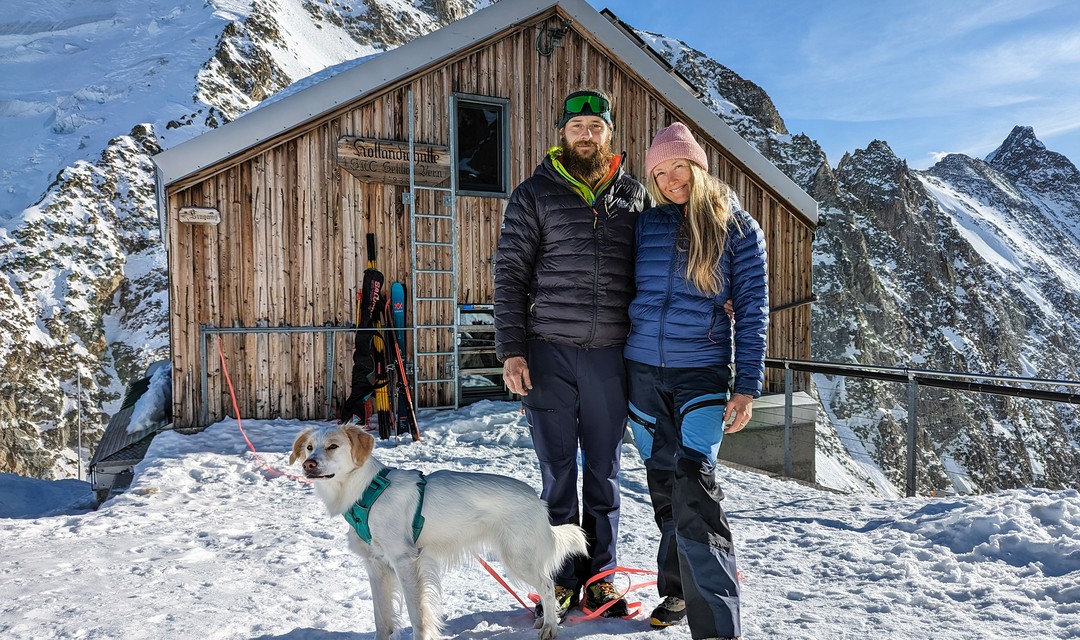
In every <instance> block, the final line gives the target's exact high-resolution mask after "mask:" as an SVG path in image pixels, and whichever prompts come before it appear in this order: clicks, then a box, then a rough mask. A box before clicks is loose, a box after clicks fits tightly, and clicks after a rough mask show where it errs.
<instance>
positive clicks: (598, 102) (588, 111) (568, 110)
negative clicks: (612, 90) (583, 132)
mask: <svg viewBox="0 0 1080 640" xmlns="http://www.w3.org/2000/svg"><path fill="white" fill-rule="evenodd" d="M574 116H597V117H598V118H603V119H604V122H607V123H608V124H611V102H609V101H608V99H607V98H605V97H604V96H602V95H600V94H599V93H596V92H595V91H576V92H574V93H571V94H570V95H568V96H567V97H566V101H565V102H563V116H562V119H561V120H559V127H562V126H563V125H565V124H566V123H567V122H568V121H569V120H570V118H573V117H574Z"/></svg>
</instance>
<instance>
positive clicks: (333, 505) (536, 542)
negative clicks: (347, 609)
mask: <svg viewBox="0 0 1080 640" xmlns="http://www.w3.org/2000/svg"><path fill="white" fill-rule="evenodd" d="M374 448H375V439H374V438H373V437H371V436H370V435H369V434H367V433H365V432H364V431H362V430H361V429H359V428H357V427H355V426H351V425H341V426H327V427H322V428H319V429H309V430H307V431H304V432H303V433H301V434H300V435H299V436H297V438H296V442H294V443H293V450H292V455H291V456H290V457H289V463H290V464H292V463H295V462H296V461H297V460H303V461H304V462H303V469H304V475H305V476H306V477H308V478H310V479H311V480H312V481H313V482H314V487H315V493H316V494H318V496H319V498H321V499H322V501H323V502H324V503H326V506H327V508H328V509H329V510H330V512H331V513H332V514H334V515H345V516H346V520H348V521H349V523H350V525H351V526H352V532H351V533H350V534H349V548H350V549H351V550H352V551H354V552H355V553H357V554H359V555H360V556H362V557H363V558H364V560H365V562H366V564H367V570H368V579H369V580H370V581H371V594H372V599H373V600H374V605H375V638H376V640H388V639H389V638H390V635H391V634H392V633H393V632H394V606H393V594H394V592H395V590H397V588H398V587H399V586H400V589H401V592H402V595H403V596H404V599H405V606H406V608H407V609H408V612H409V620H410V621H411V622H412V627H413V638H414V639H415V640H434V639H435V638H439V637H440V632H441V630H442V624H443V623H442V615H441V609H442V607H441V592H440V581H439V577H440V574H441V573H442V571H443V569H445V568H446V567H447V566H448V565H454V564H459V563H461V562H462V561H465V560H467V559H468V558H469V556H470V554H472V553H477V552H481V551H484V550H488V551H492V552H494V553H495V554H496V555H497V556H498V558H499V560H500V561H501V562H502V564H503V567H505V569H506V571H507V572H508V573H509V575H510V577H512V578H514V579H515V580H517V581H519V582H521V583H523V584H525V585H528V586H530V587H532V588H533V589H535V590H536V592H537V593H538V594H540V601H541V604H542V605H543V616H542V617H541V618H538V619H537V620H536V623H535V625H534V626H535V627H536V628H538V629H540V638H541V640H549V639H550V638H554V637H555V636H556V635H558V632H559V619H558V615H557V607H556V604H555V585H554V582H553V581H552V576H553V575H554V574H555V572H556V571H557V570H558V569H559V567H561V566H562V564H563V562H564V561H565V560H566V559H567V558H568V557H570V556H573V555H583V554H585V553H586V543H585V534H584V532H583V531H582V530H581V528H580V527H578V526H576V525H571V524H566V525H561V526H557V527H552V526H551V525H550V524H548V518H547V507H546V505H544V503H543V501H541V500H540V499H539V498H538V497H537V495H536V492H534V491H533V489H532V488H531V487H529V485H527V484H525V483H524V482H521V481H519V480H515V479H513V478H507V477H503V476H496V475H490V474H485V473H457V472H451V471H436V472H434V473H432V474H431V475H428V476H426V477H425V476H423V475H422V474H421V473H420V472H419V471H415V470H406V469H391V468H389V467H386V466H385V465H383V464H382V463H381V462H379V461H378V460H376V459H375V458H374V457H372V455H371V452H372V450H373V449H374ZM380 473H382V474H383V475H384V476H385V479H386V480H388V481H389V483H388V486H386V487H385V489H384V490H383V491H382V492H381V493H378V494H377V495H376V497H374V498H371V495H372V493H377V491H376V490H375V489H372V490H370V491H369V490H368V489H369V486H371V487H373V486H375V485H377V484H379V483H380V480H378V479H377V478H378V477H379V475H380ZM421 478H424V479H425V480H426V484H424V483H422V481H421ZM373 483H374V484H373ZM371 500H374V502H372V501H371ZM358 503H361V506H360V507H355V506H354V505H357V504H358ZM365 508H366V510H367V513H366V516H367V517H364V515H365V514H364V513H363V512H364V510H365ZM358 516H359V518H358ZM358 520H359V521H360V523H359V524H358ZM365 527H366V528H365ZM363 534H366V536H365V537H367V538H368V539H369V541H367V542H365V541H364V539H363V538H362V537H361V536H362V535H363Z"/></svg>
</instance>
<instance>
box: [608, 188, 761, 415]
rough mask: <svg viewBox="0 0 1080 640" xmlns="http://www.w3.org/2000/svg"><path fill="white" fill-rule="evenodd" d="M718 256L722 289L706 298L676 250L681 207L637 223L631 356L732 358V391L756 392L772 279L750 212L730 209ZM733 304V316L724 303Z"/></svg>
mask: <svg viewBox="0 0 1080 640" xmlns="http://www.w3.org/2000/svg"><path fill="white" fill-rule="evenodd" d="M731 220H732V222H731V223H730V224H729V226H728V235H727V241H726V242H725V245H724V250H723V252H722V254H721V264H720V272H721V274H722V276H723V287H722V290H721V291H720V294H719V295H717V296H706V295H705V294H704V293H702V292H701V291H700V290H699V289H698V288H697V287H695V286H694V285H693V284H692V283H691V282H689V281H687V279H686V252H685V251H679V250H678V248H677V238H678V236H679V230H680V227H681V225H682V222H683V212H682V208H681V207H679V206H677V205H673V204H667V205H663V206H660V207H654V208H652V209H649V210H648V211H645V212H644V213H642V214H641V216H640V217H639V218H638V221H637V228H636V247H637V259H636V265H635V276H634V277H635V281H636V284H637V293H636V295H635V297H634V301H633V302H632V303H631V304H630V322H631V324H632V327H631V330H630V336H629V337H628V338H627V340H626V349H625V351H624V353H625V355H626V358H627V359H628V360H634V361H636V362H641V363H644V364H648V365H652V366H658V367H708V366H713V365H716V366H727V365H729V364H731V363H732V362H734V363H735V385H734V389H733V391H734V392H735V393H745V394H748V395H751V396H753V397H755V398H756V397H758V396H760V395H761V386H762V382H763V380H764V377H765V337H766V333H767V331H768V327H769V283H768V280H769V278H768V268H767V264H766V252H765V235H764V234H763V233H762V232H761V227H759V226H758V224H757V222H755V221H754V219H753V218H751V217H750V214H749V213H747V212H745V211H743V210H741V209H735V210H734V211H733V212H732V218H731ZM728 299H731V300H732V302H733V304H734V306H735V322H734V336H735V340H734V349H733V348H732V324H733V323H732V322H731V320H730V319H729V318H728V316H727V314H725V313H724V309H723V305H724V301H725V300H728Z"/></svg>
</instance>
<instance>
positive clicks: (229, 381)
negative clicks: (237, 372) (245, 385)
mask: <svg viewBox="0 0 1080 640" xmlns="http://www.w3.org/2000/svg"><path fill="white" fill-rule="evenodd" d="M217 352H218V356H219V357H220V358H221V372H222V373H224V374H225V383H226V384H227V385H228V386H229V397H230V398H232V407H233V413H234V414H235V415H236V428H237V429H239V430H240V435H242V436H243V437H244V442H246V443H247V445H248V448H249V449H251V452H252V453H253V454H255V461H256V462H258V463H259V466H261V467H262V468H263V469H266V470H267V471H270V472H272V473H280V474H281V475H283V476H286V477H289V478H292V479H293V480H299V481H301V482H307V483H310V482H311V481H310V480H308V479H307V478H305V477H304V476H298V475H295V474H292V473H288V472H286V471H282V470H281V469H275V468H274V467H272V466H270V465H269V464H267V463H266V462H265V461H264V460H263V459H262V458H260V457H259V452H258V451H256V450H255V445H253V444H251V440H249V439H248V436H247V433H245V432H244V425H243V424H241V423H240V407H239V406H238V405H237V403H236V392H235V391H234V390H233V386H232V379H231V378H229V369H228V367H227V366H226V365H225V352H223V351H222V350H221V336H218V339H217Z"/></svg>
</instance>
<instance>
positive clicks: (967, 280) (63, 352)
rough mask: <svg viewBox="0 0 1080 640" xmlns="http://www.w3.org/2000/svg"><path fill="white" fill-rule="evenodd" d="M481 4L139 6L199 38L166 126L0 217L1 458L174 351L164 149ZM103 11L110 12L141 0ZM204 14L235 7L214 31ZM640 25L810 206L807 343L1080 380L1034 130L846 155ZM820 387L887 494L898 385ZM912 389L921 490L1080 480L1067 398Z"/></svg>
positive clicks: (1058, 197)
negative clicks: (1036, 401) (981, 145)
mask: <svg viewBox="0 0 1080 640" xmlns="http://www.w3.org/2000/svg"><path fill="white" fill-rule="evenodd" d="M486 4H488V3H487V2H483V1H476V2H469V1H455V0H435V1H433V0H416V1H415V2H413V3H411V4H410V5H409V6H408V7H405V8H403V9H402V8H400V7H398V8H397V9H395V7H397V5H396V4H393V3H382V2H379V1H378V0H371V1H369V2H367V3H365V4H364V5H363V7H366V8H368V9H371V8H372V7H375V8H376V9H377V10H376V11H375V12H374V13H370V12H367V11H365V12H361V10H360V5H357V7H355V8H353V7H349V8H343V6H340V5H338V4H335V3H325V4H318V5H316V4H315V3H310V2H291V3H290V2H289V1H286V2H282V3H270V2H263V1H261V0H256V1H255V2H252V3H251V4H250V6H247V9H246V12H244V11H240V10H239V9H240V8H238V7H234V6H232V5H227V4H226V3H220V2H219V3H210V4H208V5H207V8H208V10H207V11H204V12H202V13H190V10H189V12H187V13H185V12H184V11H181V10H180V9H175V10H170V11H164V9H163V8H162V7H163V5H159V4H157V3H151V6H150V11H151V15H157V16H158V17H156V18H154V19H152V20H148V21H146V22H145V23H144V24H146V25H157V27H153V28H157V29H159V30H166V29H168V28H169V25H170V24H179V23H183V29H184V30H186V31H187V32H191V33H196V32H197V33H199V34H200V36H199V38H198V41H199V42H200V43H206V44H207V45H208V46H206V48H205V49H206V50H205V54H204V55H203V59H202V60H198V59H197V58H195V57H194V56H190V53H189V56H190V57H189V58H188V59H187V63H186V64H187V65H188V66H187V67H186V69H189V70H190V78H188V80H187V82H188V84H187V86H188V90H189V91H190V94H189V100H190V104H185V105H180V104H178V103H176V101H174V103H173V104H172V105H171V106H170V107H169V108H168V109H166V110H163V111H161V112H160V113H161V114H163V115H161V116H160V117H158V118H157V119H156V120H154V121H153V122H144V123H127V124H126V129H125V131H129V133H126V134H121V135H117V136H114V137H112V138H110V139H109V141H108V142H107V143H105V144H104V147H103V151H102V152H101V154H100V156H99V157H97V158H94V159H87V160H82V161H80V162H77V163H73V164H71V165H70V166H68V168H66V169H63V170H62V171H61V172H60V173H59V174H58V176H57V178H56V179H55V180H54V181H53V184H52V185H51V186H50V187H49V188H48V189H47V190H46V195H45V196H44V197H43V198H42V199H41V200H40V201H39V202H38V204H36V205H34V206H31V207H29V208H27V209H26V210H24V211H23V212H22V213H20V214H18V215H17V216H8V217H7V219H8V221H9V222H8V223H3V222H0V224H4V225H5V226H0V247H2V248H4V255H3V257H2V258H0V269H2V271H3V273H4V275H5V277H4V278H0V327H3V328H4V329H5V330H7V333H8V337H7V338H5V339H4V340H3V341H0V374H2V375H3V376H4V382H2V383H0V384H2V385H3V386H4V388H5V391H10V392H11V393H5V394H4V397H5V399H4V400H2V401H0V425H3V428H0V441H2V442H3V443H4V444H5V445H6V446H5V452H6V453H7V455H8V458H4V459H0V469H6V470H13V471H18V472H20V473H26V474H27V475H37V476H40V477H49V476H50V474H52V475H56V476H62V475H65V474H67V475H70V474H71V473H73V471H74V468H75V466H76V464H75V461H76V455H77V454H76V451H75V450H76V448H77V447H78V444H77V440H76V438H77V434H76V431H77V429H76V420H77V418H76V416H77V415H78V414H79V413H80V412H81V414H82V416H83V419H84V421H86V422H89V423H90V424H89V426H88V428H86V429H85V433H84V435H85V436H86V437H87V438H88V441H91V442H92V441H93V438H94V437H95V435H96V436H97V437H100V433H101V430H102V429H103V427H104V423H105V421H106V420H107V416H108V414H109V413H110V411H111V410H112V409H113V408H115V407H116V405H117V403H118V402H119V399H120V397H121V395H122V388H123V385H124V384H125V383H126V382H128V381H130V380H131V379H133V378H134V377H137V376H138V375H139V374H140V373H141V369H144V368H145V366H146V365H147V364H149V362H151V361H152V360H154V359H158V358H161V357H165V355H166V354H167V344H166V342H165V340H164V338H163V335H164V331H165V330H166V329H167V326H168V325H167V304H165V303H164V299H163V297H162V296H163V295H164V290H165V286H164V283H165V282H166V280H165V278H166V275H165V273H164V257H163V251H164V250H163V248H161V243H160V239H159V238H158V228H157V212H156V210H155V206H156V204H155V202H154V199H153V173H152V167H151V166H150V164H149V156H150V154H151V153H153V150H154V149H156V148H159V147H160V146H161V145H164V144H175V143H177V142H179V141H182V140H183V139H187V138H189V137H191V136H193V135H196V134H197V133H199V132H201V131H205V130H207V129H208V128H212V127H214V126H217V125H219V124H221V123H223V122H227V121H229V120H231V119H233V118H235V117H236V116H238V115H239V114H240V113H243V112H244V111H246V110H248V109H250V108H252V107H253V106H254V105H255V104H257V103H259V102H260V101H263V100H266V99H267V98H268V96H272V95H274V94H275V92H280V91H282V90H285V88H286V87H291V86H294V83H296V82H297V81H299V80H301V79H302V78H301V77H298V76H301V75H304V76H305V77H306V74H310V73H317V72H318V71H319V69H321V68H323V67H326V66H330V65H332V64H341V63H343V62H344V61H345V60H346V59H348V58H345V57H344V56H353V57H356V56H363V55H371V54H372V53H376V52H377V51H378V50H379V47H380V46H386V45H388V44H393V43H397V44H400V43H401V42H406V41H408V40H409V39H411V38H414V37H416V36H417V35H419V34H421V33H423V32H424V30H425V29H432V28H436V27H437V26H439V25H442V24H446V23H448V22H449V21H451V20H453V19H456V18H460V17H461V16H463V15H467V14H468V13H471V12H472V11H474V10H475V9H476V8H478V7H479V6H482V5H486ZM111 6H113V7H114V8H116V9H117V11H116V12H117V13H119V12H120V10H121V9H124V8H126V7H128V6H131V2H130V0H114V1H113V3H112V5H111ZM395 10H401V11H404V12H405V14H407V15H408V16H410V18H409V19H407V20H405V19H403V20H399V21H396V22H395V21H393V20H389V22H392V23H394V25H395V29H394V30H391V31H386V29H385V24H386V23H387V19H384V18H378V15H383V16H387V15H398V14H396V13H393V12H394V11H395ZM155 12H156V13H155ZM380 12H381V13H380ZM421 14H422V15H421ZM380 20H381V22H380ZM136 22H138V21H137V20H136ZM210 22H212V23H213V24H218V25H221V26H220V29H219V32H218V33H217V35H216V36H213V37H212V38H208V37H207V35H206V31H207V28H206V26H205V25H206V24H207V23H210ZM378 25H384V26H382V27H380V26H378ZM142 28H143V29H146V30H150V29H151V28H152V27H151V26H145V27H142ZM286 33H288V34H294V36H293V37H292V38H286V37H284V36H283V35H282V34H286ZM298 33H302V34H308V33H316V34H319V36H320V37H319V38H318V40H319V42H318V43H317V46H313V47H312V48H302V47H300V46H299V45H297V44H295V42H294V43H293V45H292V46H295V47H297V49H296V50H295V51H294V50H293V49H290V42H292V40H294V39H295V34H298ZM639 34H641V35H642V37H643V38H644V39H645V40H646V41H647V42H649V43H650V44H651V45H652V46H654V48H656V50H657V51H658V52H659V53H660V54H661V55H663V56H665V57H666V58H668V59H669V61H670V62H671V63H672V64H673V65H674V66H675V67H676V68H677V69H679V71H680V72H681V73H683V74H684V75H685V76H686V77H687V78H690V79H691V80H692V81H694V82H695V83H699V84H700V86H702V87H703V88H704V89H705V93H704V95H703V98H702V101H703V102H704V103H705V104H706V105H707V106H709V107H710V108H711V109H713V110H714V111H716V112H717V113H718V114H719V115H720V116H721V117H722V118H724V120H725V121H726V122H728V124H729V125H731V126H732V127H733V128H734V129H735V130H736V131H738V132H739V133H740V135H742V136H743V137H744V138H745V139H747V141H748V142H750V143H751V144H752V145H754V146H755V147H756V148H758V150H759V151H761V153H762V154H763V155H765V157H767V158H768V159H769V160H771V161H772V162H774V163H775V164H776V165H777V166H778V167H780V169H781V170H782V171H784V172H785V173H786V174H787V175H788V176H789V177H791V178H792V180H794V181H795V182H796V183H797V184H799V185H800V186H801V187H802V188H804V189H805V190H807V192H808V193H810V194H811V195H812V196H813V197H814V198H815V200H817V201H818V203H819V214H820V221H821V225H820V227H819V229H818V232H817V235H816V238H815V244H814V274H813V275H814V281H815V292H816V294H817V295H818V297H819V299H820V301H821V302H820V303H819V304H817V305H815V306H814V309H813V312H812V313H813V357H814V358H815V359H819V360H828V361H836V362H853V363H854V362H866V363H869V364H878V365H882V366H925V367H929V368H941V369H955V370H968V371H975V372H980V373H988V374H998V375H1026V376H1039V377H1062V376H1064V377H1071V378H1073V379H1077V378H1078V376H1077V369H1078V362H1080V353H1078V351H1077V349H1078V347H1077V345H1080V339H1078V338H1080V309H1078V308H1077V304H1076V299H1077V298H1078V295H1077V294H1078V291H1080V284H1077V283H1076V282H1074V280H1073V279H1071V278H1070V277H1069V274H1068V269H1067V268H1065V266H1066V265H1067V264H1068V261H1070V260H1074V259H1075V260H1076V261H1075V262H1072V264H1080V257H1078V256H1077V246H1080V241H1078V240H1077V238H1080V224H1078V223H1077V220H1078V219H1080V214H1078V213H1077V212H1078V211H1080V179H1078V178H1077V170H1076V167H1075V166H1073V165H1072V163H1071V162H1069V161H1068V159H1067V158H1065V157H1064V156H1061V155H1060V154H1056V153H1054V152H1052V151H1049V150H1047V149H1046V148H1045V146H1044V145H1042V143H1041V142H1040V141H1038V138H1037V137H1036V136H1035V134H1034V131H1033V130H1031V128H1030V127H1022V126H1017V127H1016V128H1014V129H1013V131H1012V132H1011V133H1010V134H1009V136H1008V137H1007V138H1006V139H1005V140H1004V141H1003V143H1002V145H1001V147H999V149H998V150H996V151H995V152H993V153H991V154H990V155H988V156H987V158H986V159H985V160H980V159H973V158H967V157H966V156H957V155H950V156H946V157H945V158H943V159H942V160H941V161H940V162H938V163H937V164H935V166H934V167H931V168H930V169H928V170H926V171H916V170H912V169H910V168H909V167H908V165H907V163H906V162H904V161H903V160H902V159H900V158H898V157H896V155H895V154H894V153H893V152H892V150H891V148H889V145H888V143H887V142H885V141H873V142H871V143H870V144H869V145H868V146H867V147H866V148H864V149H856V150H853V151H851V152H849V153H847V154H845V155H844V157H843V158H841V160H840V161H839V162H838V164H837V165H836V168H835V169H834V168H832V167H830V165H829V162H828V159H827V158H826V156H825V154H824V152H823V151H822V149H821V147H820V145H818V144H817V143H816V142H815V141H814V140H812V139H811V138H809V137H808V136H806V135H805V134H801V133H796V134H792V133H790V132H788V130H787V128H786V126H785V124H784V122H783V119H782V117H781V116H780V114H779V112H778V111H777V110H776V108H775V105H773V103H772V101H771V99H769V97H768V94H767V93H766V92H765V91H764V90H763V89H762V88H761V87H759V86H758V85H756V84H754V83H753V82H751V81H749V80H745V79H743V78H741V77H739V76H738V74H736V73H734V72H733V71H731V70H730V69H728V68H726V67H724V66H723V65H722V64H720V63H719V62H717V61H715V60H711V59H709V58H708V57H707V56H705V55H704V54H702V53H701V52H699V51H697V50H695V49H693V48H691V47H689V46H687V45H686V44H685V43H682V42H681V41H678V40H675V39H672V38H665V37H664V36H659V35H657V34H650V33H648V32H639ZM301 41H302V40H301ZM176 46H183V45H182V44H180V43H179V42H178V43H177V45H176ZM158 55H159V56H160V55H164V54H163V53H160V54H158ZM302 59H303V60H306V62H304V61H303V60H302ZM174 64H175V63H174ZM167 67H168V65H164V66H162V68H167ZM162 73H164V72H162ZM185 73H186V72H185ZM148 77H153V76H148ZM178 80H179V76H177V78H176V79H174V80H173V82H176V81H178ZM118 91H119V90H118V89H117V88H116V87H112V88H111V89H110V90H109V92H107V93H108V94H109V95H113V94H115V93H117V92H118ZM128 113H129V112H120V114H119V116H120V117H125V116H126V115H128ZM164 114H167V115H164ZM95 117H96V116H95ZM74 124H77V123H75V122H74V121H73V125H74ZM90 126H95V125H89V124H84V125H81V126H75V127H74V128H73V129H72V130H71V131H73V132H77V131H79V130H80V128H81V129H85V128H86V127H90ZM61 129H62V130H66V128H65V127H61ZM53 135H58V136H59V135H70V134H69V133H64V134H60V133H56V134H53ZM88 142H89V143H90V144H91V145H92V144H93V138H92V137H91V138H88ZM89 155H90V154H87V156H88V157H89ZM45 219H50V220H51V222H50V223H46V222H44V220H45ZM136 236H137V237H138V239H137V238H136ZM90 239H94V240H100V242H90ZM99 244H100V245H102V246H101V247H98V246H97V245H99ZM91 245H93V247H94V248H93V250H91V249H87V247H89V246H91ZM155 247H156V248H155ZM50 256H51V258H50ZM50 262H51V263H52V265H53V268H50V269H46V265H48V264H49V263H50ZM38 272H43V273H46V274H52V275H51V276H48V275H47V276H42V275H39V274H38ZM50 278H51V279H50ZM1004 300H1009V301H1010V303H1009V304H1003V303H1002V301H1004ZM1052 372H1058V374H1057V375H1052ZM815 384H816V387H817V390H818V393H819V395H820V396H821V397H822V403H823V409H824V411H823V415H824V416H827V419H826V418H822V420H821V421H820V422H819V426H818V435H819V440H820V441H821V442H822V445H821V450H822V451H824V452H826V454H827V455H829V456H835V457H836V458H837V459H838V460H842V463H841V464H843V465H844V466H845V468H846V469H847V472H848V473H849V475H850V483H849V486H848V487H847V488H849V489H858V490H868V491H875V492H880V493H883V494H886V495H893V494H896V492H897V491H898V488H899V487H902V486H903V453H904V451H905V445H904V425H903V420H902V419H901V418H900V417H899V416H901V415H902V411H904V410H905V409H904V408H905V407H906V390H904V389H897V388H895V387H890V386H889V385H886V384H881V383H875V382H868V381H859V380H836V379H829V378H827V377H824V376H817V377H815ZM76 387H81V393H82V396H81V398H82V400H81V401H76V400H75V398H76V397H77V396H78V394H79V393H80V390H79V389H77V388H76ZM922 402H924V403H925V404H926V407H925V408H926V409H928V410H929V409H933V411H929V413H931V414H934V420H935V422H934V423H927V424H926V425H925V434H924V436H923V437H922V439H921V441H920V448H919V456H920V465H919V466H920V478H919V482H920V486H922V487H926V488H928V489H931V490H934V491H976V490H980V491H982V490H992V489H994V488H998V487H1011V486H1031V484H1033V483H1047V486H1076V485H1077V482H1080V481H1078V480H1076V478H1077V477H1080V473H1078V472H1077V471H1078V469H1080V466H1078V464H1080V463H1078V461H1077V453H1076V451H1077V450H1078V448H1080V445H1078V443H1080V433H1078V431H1080V426H1078V419H1077V415H1076V411H1075V410H1074V409H1073V408H1072V407H1056V408H1054V409H1053V410H1050V409H1048V408H1046V407H1039V406H1029V403H1024V402H1014V401H1005V400H1000V399H996V398H990V399H985V398H983V399H980V400H978V401H976V400H973V399H972V398H971V397H968V396H963V395H961V394H956V393H953V394H949V393H937V392H934V393H932V394H928V395H927V396H926V399H924V400H922ZM923 415H925V414H923ZM85 445H86V443H84V450H83V453H82V455H83V458H84V459H86V458H88V457H89V456H88V455H87V453H86V446H85Z"/></svg>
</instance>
